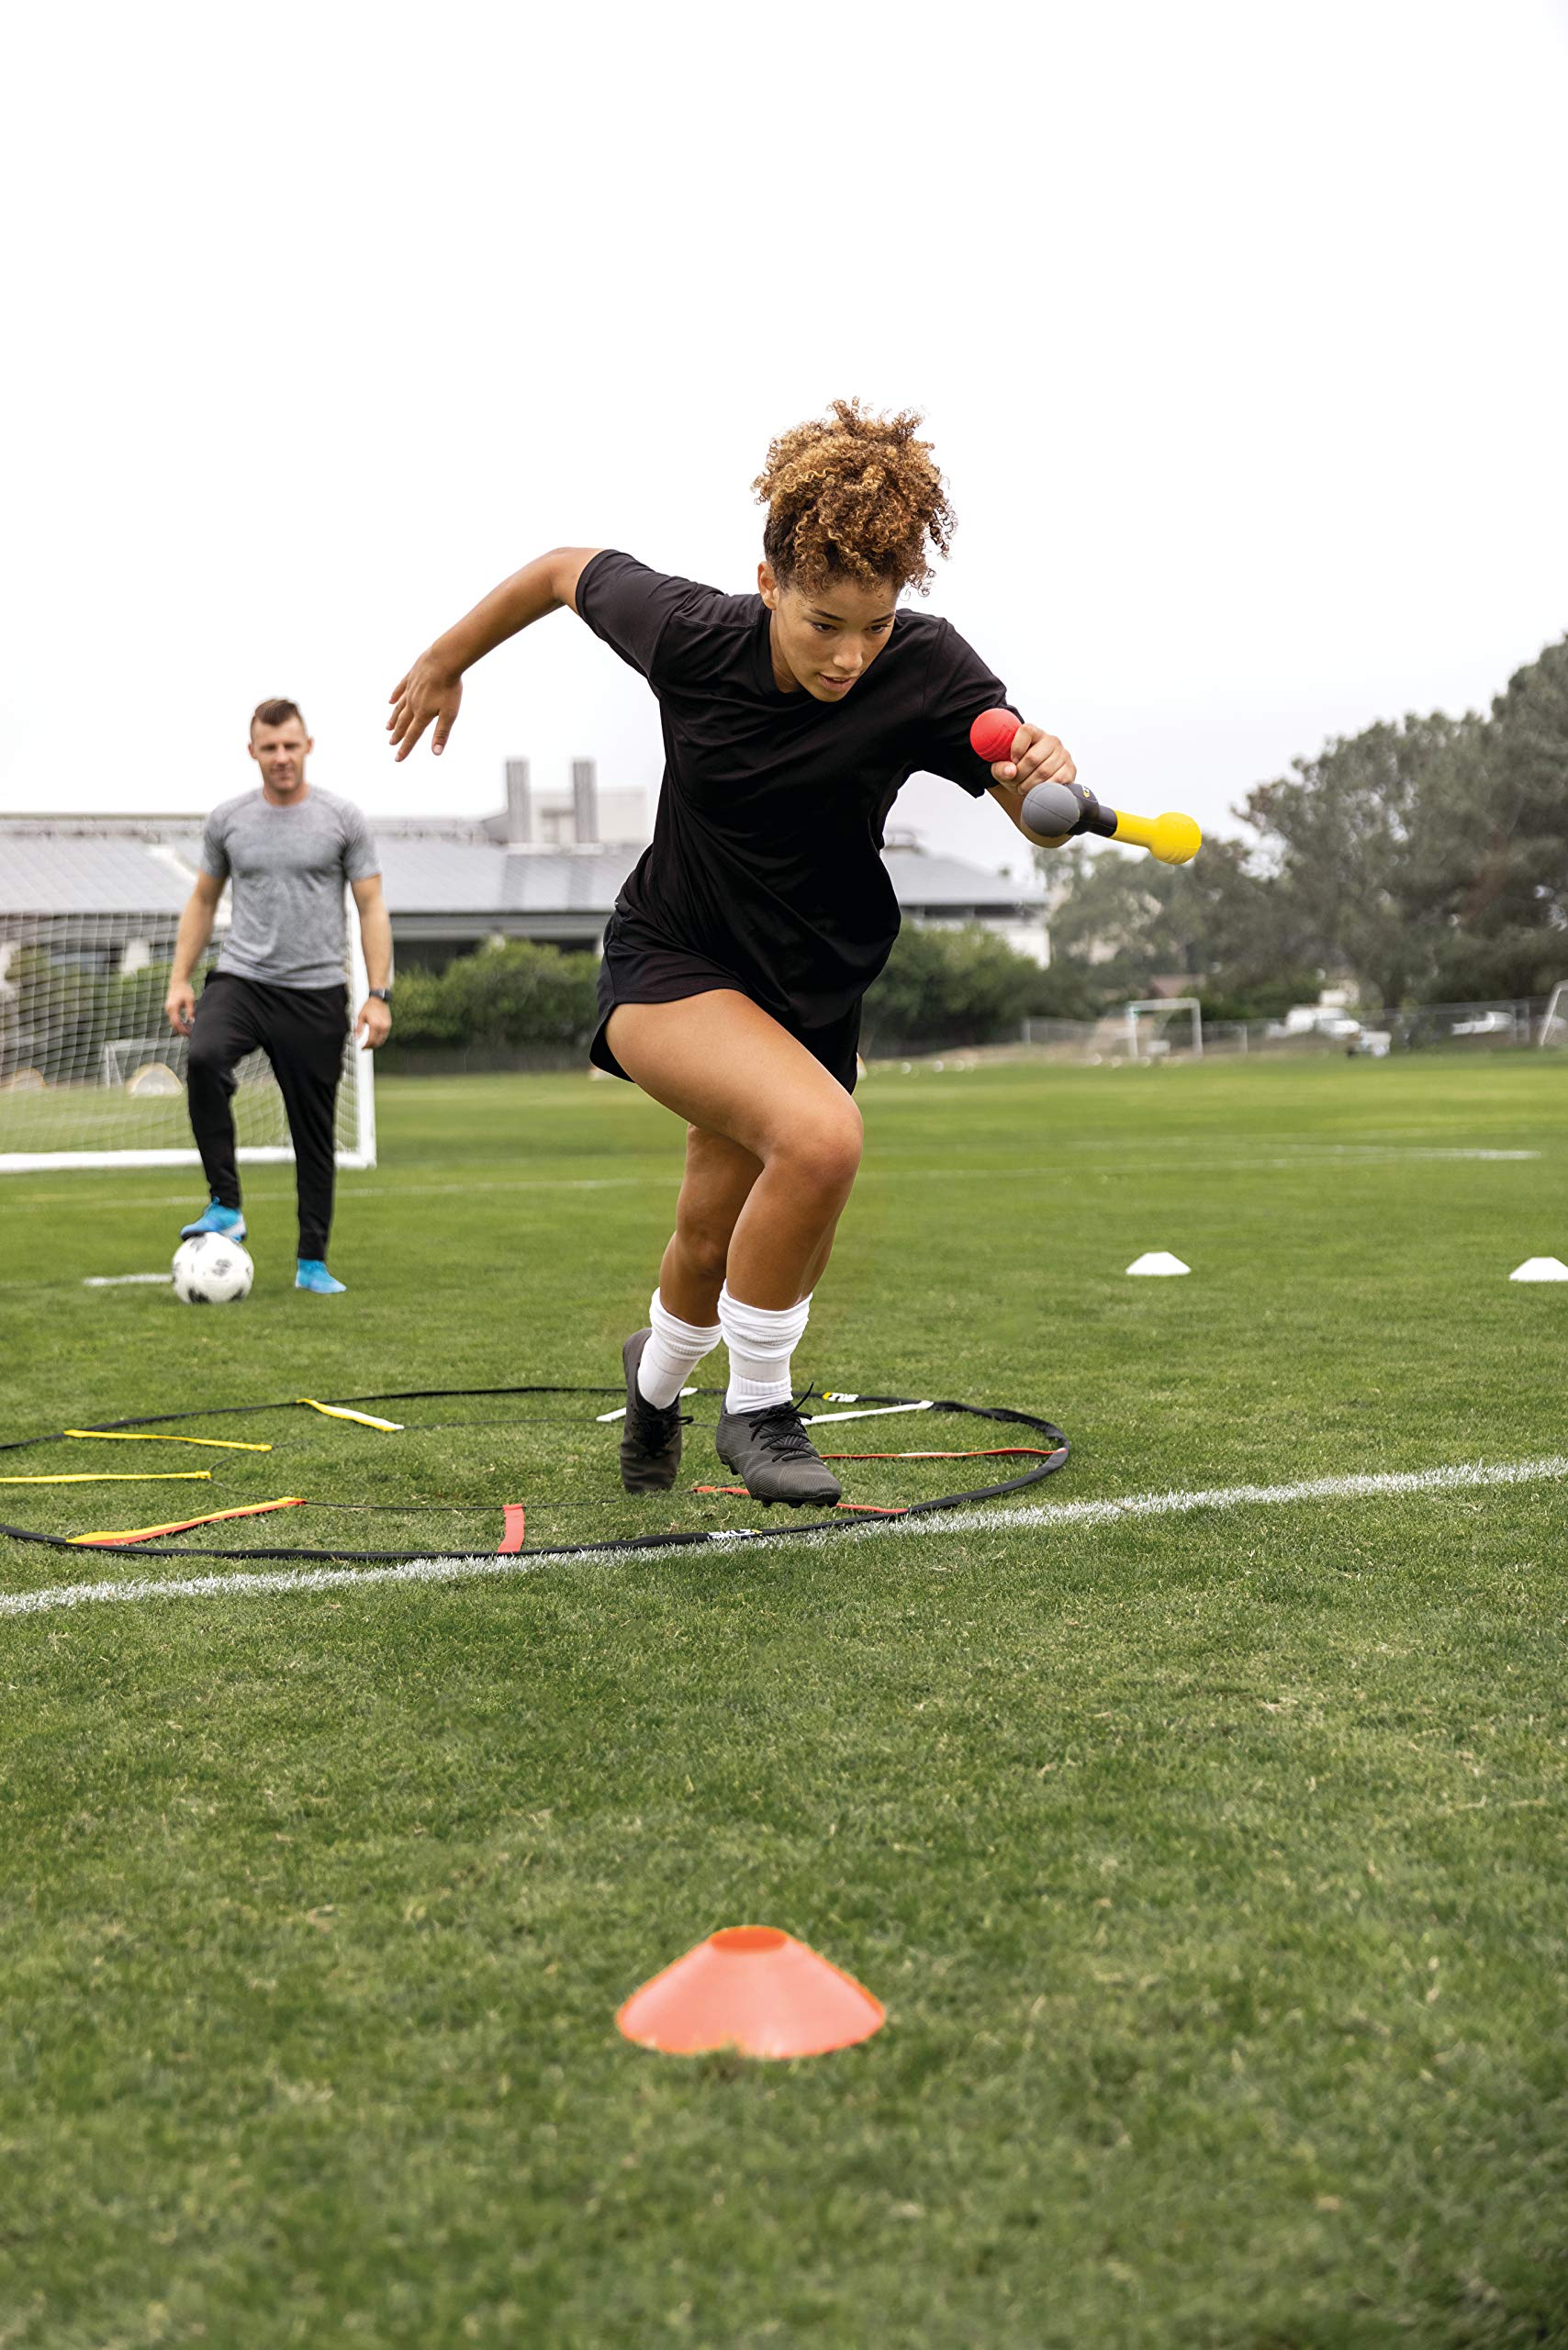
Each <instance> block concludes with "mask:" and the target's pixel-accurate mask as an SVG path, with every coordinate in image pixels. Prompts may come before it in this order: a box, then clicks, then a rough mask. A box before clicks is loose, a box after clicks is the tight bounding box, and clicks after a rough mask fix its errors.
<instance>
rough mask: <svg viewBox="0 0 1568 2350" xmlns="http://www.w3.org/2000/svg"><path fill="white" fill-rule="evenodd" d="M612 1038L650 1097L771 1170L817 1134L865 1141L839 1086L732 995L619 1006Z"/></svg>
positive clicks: (722, 991)
mask: <svg viewBox="0 0 1568 2350" xmlns="http://www.w3.org/2000/svg"><path fill="white" fill-rule="evenodd" d="M606 1035H607V1041H608V1042H609V1045H610V1050H611V1051H612V1052H613V1053H614V1055H615V1057H616V1059H617V1060H618V1061H619V1062H620V1064H621V1066H622V1069H624V1070H625V1072H626V1074H627V1076H628V1077H629V1078H631V1079H632V1080H633V1083H634V1084H637V1085H639V1086H641V1088H642V1090H643V1091H644V1093H647V1094H650V1095H651V1096H652V1097H653V1099H654V1100H655V1102H662V1103H663V1104H664V1106H665V1108H666V1110H673V1111H674V1112H675V1113H676V1115H677V1116H678V1117H680V1118H684V1119H685V1120H686V1122H687V1124H688V1125H690V1126H695V1127H698V1128H700V1129H701V1131H702V1132H703V1133H704V1134H707V1135H711V1136H720V1137H722V1138H723V1139H724V1140H725V1141H727V1142H730V1143H734V1144H736V1145H738V1146H739V1147H740V1149H741V1150H742V1151H743V1152H746V1153H749V1155H750V1156H751V1157H752V1158H755V1159H756V1160H759V1161H761V1162H762V1163H763V1164H766V1163H767V1160H768V1159H769V1158H772V1157H774V1156H775V1155H776V1154H777V1153H778V1150H779V1149H780V1148H781V1147H789V1146H790V1144H792V1143H794V1142H795V1141H796V1140H798V1139H799V1138H801V1136H805V1135H809V1134H811V1133H812V1132H823V1131H826V1132H832V1133H834V1134H844V1135H847V1134H848V1133H849V1132H850V1131H851V1130H853V1132H854V1133H855V1134H856V1135H858V1133H859V1125H860V1113H859V1112H858V1111H857V1109H856V1107H855V1103H854V1102H853V1101H852V1100H851V1098H850V1096H849V1095H848V1094H847V1093H846V1091H845V1090H844V1088H843V1086H842V1085H840V1083H839V1082H838V1080H837V1079H836V1078H835V1077H832V1076H830V1075H829V1073H828V1071H827V1070H826V1069H823V1065H822V1063H821V1062H820V1061H819V1060H817V1059H815V1058H814V1057H812V1054H810V1053H809V1052H808V1051H807V1050H806V1048H805V1046H804V1045H802V1044H801V1043H800V1041H799V1040H798V1038H796V1037H794V1036H791V1035H790V1033H789V1031H788V1029H786V1028H781V1027H780V1026H779V1024H778V1021H777V1020H774V1019H771V1018H770V1017H769V1016H768V1014H767V1013H766V1012H764V1011H763V1010H762V1009H761V1007H760V1006H759V1005H757V1004H755V1003H753V1002H752V1001H751V999H750V997H749V996H744V995H741V994H739V993H738V992H737V991H735V990H732V989H728V988H715V989H712V990H711V991H710V992H709V993H707V994H705V995H693V996H683V997H682V998H681V999H680V1000H679V1001H678V1002H675V1003H621V1004H617V1005H616V1007H615V1010H614V1011H613V1012H612V1013H611V1014H610V1022H609V1025H608V1029H607V1031H606Z"/></svg>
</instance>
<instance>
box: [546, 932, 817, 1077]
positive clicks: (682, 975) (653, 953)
mask: <svg viewBox="0 0 1568 2350" xmlns="http://www.w3.org/2000/svg"><path fill="white" fill-rule="evenodd" d="M716 988H733V989H734V991H735V993H736V994H737V995H744V996H745V997H746V998H747V1000H748V1001H749V1002H753V1003H756V997H755V996H754V995H753V994H752V993H751V990H750V989H749V988H747V987H746V985H745V981H744V980H741V979H736V977H735V975H734V972H733V971H726V970H725V969H724V968H723V967H722V965H721V964H718V963H713V962H711V961H710V960H709V959H708V957H706V956H705V955H702V954H700V953H699V952H698V950H697V948H696V947H687V946H671V945H669V944H668V942H667V941H666V940H663V939H655V938H652V937H650V936H649V934H647V932H645V931H644V930H642V929H641V928H640V927H638V926H637V925H636V924H633V923H625V922H622V920H621V918H620V917H619V916H617V917H615V918H613V919H612V920H611V922H610V927H609V929H608V930H607V931H606V932H605V934H604V960H603V962H602V963H601V964H600V965H599V1025H598V1027H597V1028H596V1029H595V1031H594V1037H593V1042H592V1044H591V1045H590V1046H588V1058H589V1060H590V1061H592V1063H593V1065H594V1067H595V1069H605V1070H607V1071H608V1073H609V1074H610V1076H611V1077H625V1076H626V1072H625V1070H624V1069H622V1066H621V1064H620V1062H619V1061H618V1060H617V1059H616V1057H615V1056H614V1054H613V1053H612V1052H611V1051H610V1046H609V1044H608V1042H607V1041H606V1038H605V1033H604V1032H605V1029H606V1028H607V1027H608V1025H609V1024H610V1013H612V1012H613V1011H614V1009H615V1007H616V1005H617V1004H618V1003H680V1002H683V1001H684V1000H685V998H686V997H687V996H689V995H711V993H712V992H713V990H715V989H716ZM757 1009H758V1010H759V1011H761V1012H766V1013H767V1016H768V1018H769V1019H770V1020H777V1021H778V1025H779V1026H780V1028H782V1029H784V1030H785V1031H786V1032H787V1033H788V1034H789V1035H791V1036H793V1037H794V1038H795V1040H796V1042H797V1043H798V1044H801V1045H804V1046H805V1048H806V1050H807V1052H808V1053H810V1054H811V1056H812V1059H813V1060H818V1061H821V1063H822V1065H823V1069H826V1071H827V1073H828V1075H829V1076H830V1077H835V1078H837V1080H838V1081H839V1083H840V1085H842V1086H843V1088H844V1090H845V1091H846V1093H853V1092H854V1091H855V1080H856V1077H857V1073H858V1067H857V1065H858V1059H859V1053H860V1006H859V1005H858V1003H854V1004H851V1005H850V1007H849V1010H848V1011H847V1012H845V1013H840V1014H839V1016H838V1018H837V1019H836V1020H830V1021H828V1022H827V1023H825V1024H824V1025H823V1026H821V1027H807V1026H805V1025H804V1024H802V1023H801V1022H800V1021H797V1020H794V1019H791V1018H790V1017H788V1016H787V1015H785V1014H783V1013H778V1012H775V1011H774V1010H773V1009H772V1007H771V1006H770V1005H768V1004H759V1005H758V1006H757ZM626 1081H627V1083H628V1084H630V1083H631V1082H632V1080H631V1079H629V1078H628V1079H627V1080H626Z"/></svg>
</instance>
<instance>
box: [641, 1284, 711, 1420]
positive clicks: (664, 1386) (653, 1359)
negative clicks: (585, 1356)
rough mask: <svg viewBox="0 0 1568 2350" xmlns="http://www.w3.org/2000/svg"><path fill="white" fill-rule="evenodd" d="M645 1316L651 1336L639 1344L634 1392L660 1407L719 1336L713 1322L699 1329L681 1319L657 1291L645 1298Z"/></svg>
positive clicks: (670, 1401)
mask: <svg viewBox="0 0 1568 2350" xmlns="http://www.w3.org/2000/svg"><path fill="white" fill-rule="evenodd" d="M648 1320H649V1322H650V1323H651V1324H652V1326H653V1332H654V1335H653V1337H651V1338H650V1339H649V1340H648V1343H647V1345H646V1346H645V1347H644V1348H643V1359H642V1360H641V1362H640V1363H639V1364H638V1365H637V1393H638V1394H639V1395H641V1396H642V1397H643V1398H644V1401H645V1402H647V1403H649V1404H658V1405H659V1406H660V1408H661V1409H662V1408H663V1407H664V1406H665V1405H666V1404H673V1403H674V1401H675V1399H676V1397H677V1396H678V1394H679V1393H680V1391H681V1389H682V1388H683V1387H684V1386H685V1384H686V1382H687V1381H688V1379H689V1377H690V1375H691V1373H692V1372H693V1371H695V1370H696V1368H697V1366H698V1364H699V1363H700V1361H701V1360H702V1358H703V1356H704V1355H711V1353H712V1351H713V1349H714V1348H715V1347H716V1346H717V1345H718V1343H719V1340H720V1338H721V1337H722V1336H723V1332H722V1329H721V1327H720V1326H719V1324H718V1323H717V1322H715V1323H714V1325H713V1326H712V1328H711V1330H700V1329H699V1328H698V1326H697V1325H696V1323H695V1322H683V1321H682V1320H681V1319H680V1317H679V1315H676V1314H672V1313H671V1312H670V1310H669V1308H668V1306H667V1305H666V1304H665V1302H664V1300H663V1298H662V1297H661V1296H660V1295H659V1293H658V1291H657V1290H655V1292H654V1293H653V1295H652V1297H651V1298H650V1299H649V1300H648Z"/></svg>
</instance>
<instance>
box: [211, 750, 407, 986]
mask: <svg viewBox="0 0 1568 2350" xmlns="http://www.w3.org/2000/svg"><path fill="white" fill-rule="evenodd" d="M201 867H202V871H203V872H204V873H209V874H210V875H211V876H212V878H213V879H214V880H215V881H228V880H232V882H233V884H234V912H233V916H232V919H231V921H230V925H229V934H228V936H227V938H225V940H224V942H223V945H222V946H221V948H220V949H219V951H218V969H219V970H220V971H232V972H233V974H234V975H235V977H236V978H237V979H263V980H264V981H265V982H266V983H267V984H268V986H270V987H274V988H330V987H341V986H342V983H343V980H344V979H345V978H346V976H347V972H346V964H345V958H346V954H347V947H348V933H347V928H346V923H345V920H344V912H343V887H344V884H345V883H346V882H349V881H363V880H364V878H366V876H367V875H369V874H372V873H379V872H380V870H381V865H380V860H379V859H378V857H377V856H376V854H375V842H374V841H373V840H372V839H371V837H370V828H369V826H368V825H367V824H366V822H365V821H364V817H363V816H362V815H361V814H360V811H359V810H358V809H357V808H355V807H354V806H353V804H352V803H351V802H350V801H349V800H340V799H338V797H337V795H336V794H335V793H334V792H330V791H319V790H318V789H317V788H316V786H315V785H314V784H312V785H311V786H310V788H309V789H308V791H307V793H306V795H305V798H304V799H303V800H302V801H301V802H300V803H299V805H298V806H297V808H277V807H274V805H273V803H272V801H271V800H268V799H267V798H266V797H265V796H264V795H263V793H262V792H261V791H260V790H256V791H244V792H241V795H240V797H239V799H238V800H225V801H224V802H223V805H222V806H221V808H215V809H214V810H213V811H212V813H211V815H210V816H209V817H208V818H207V830H206V832H205V833H204V834H203V835H202V843H201Z"/></svg>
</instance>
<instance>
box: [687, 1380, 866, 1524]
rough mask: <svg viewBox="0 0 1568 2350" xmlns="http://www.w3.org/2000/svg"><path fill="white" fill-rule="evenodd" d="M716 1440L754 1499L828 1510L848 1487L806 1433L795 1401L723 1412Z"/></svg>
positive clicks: (721, 1454) (726, 1461)
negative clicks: (748, 1409) (828, 1465)
mask: <svg viewBox="0 0 1568 2350" xmlns="http://www.w3.org/2000/svg"><path fill="white" fill-rule="evenodd" d="M713 1442H714V1445H715V1446H716V1448H717V1449H718V1454H719V1458H720V1460H722V1462H723V1464H724V1466H725V1468H726V1469H733V1470H734V1472H735V1474H736V1476H737V1477H739V1478H740V1480H741V1482H742V1483H743V1484H744V1485H745V1489H746V1491H747V1493H748V1494H750V1495H751V1497H752V1499H753V1501H757V1502H790V1503H792V1504H793V1505H794V1506H795V1507H796V1508H797V1509H801V1508H810V1507H812V1506H815V1507H817V1508H826V1507H827V1506H828V1505H829V1504H830V1503H833V1502H835V1501H837V1499H838V1497H839V1495H840V1494H842V1493H843V1491H844V1488H843V1486H842V1485H841V1484H840V1483H839V1482H838V1479H837V1478H836V1477H835V1476H834V1473H833V1471H832V1470H831V1469H827V1468H824V1467H823V1460H822V1456H821V1454H820V1453H819V1452H818V1450H817V1449H816V1446H815V1445H814V1444H813V1443H812V1439H811V1438H810V1437H809V1436H808V1435H807V1434H806V1431H805V1427H804V1426H803V1424H802V1422H801V1411H800V1406H799V1404H769V1405H768V1406H767V1410H766V1411H762V1412H721V1413H720V1415H719V1425H718V1427H717V1428H716V1429H715V1430H714V1433H713Z"/></svg>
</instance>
